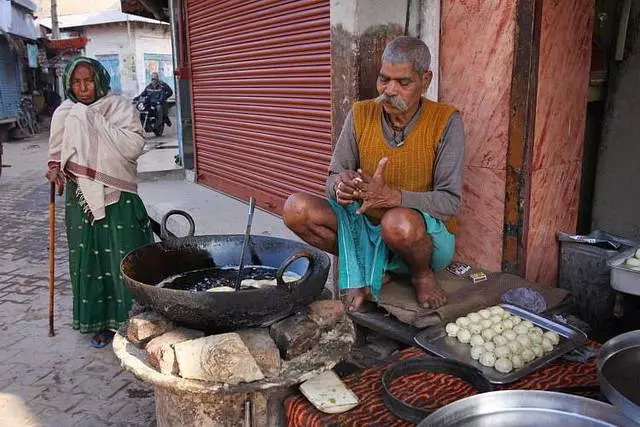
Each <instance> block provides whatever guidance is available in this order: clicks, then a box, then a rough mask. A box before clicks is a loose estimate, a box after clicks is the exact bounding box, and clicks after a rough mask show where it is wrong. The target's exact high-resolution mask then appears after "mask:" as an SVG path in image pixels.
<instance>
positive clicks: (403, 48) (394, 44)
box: [382, 36, 431, 76]
mask: <svg viewBox="0 0 640 427" xmlns="http://www.w3.org/2000/svg"><path fill="white" fill-rule="evenodd" d="M382 62H389V63H391V64H411V66H412V67H413V69H414V71H415V72H416V73H418V74H420V75H421V76H422V75H423V74H424V73H426V72H427V71H429V66H430V65H431V52H429V48H428V47H427V45H426V44H425V43H424V42H423V41H422V40H420V39H417V38H415V37H406V36H402V37H397V38H395V39H393V40H391V42H390V43H389V44H388V45H387V47H385V48H384V52H382Z"/></svg>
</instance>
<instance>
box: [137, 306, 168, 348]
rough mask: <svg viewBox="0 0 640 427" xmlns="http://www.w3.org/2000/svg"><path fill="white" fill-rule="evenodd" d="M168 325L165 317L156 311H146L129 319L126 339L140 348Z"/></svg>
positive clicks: (157, 335)
mask: <svg viewBox="0 0 640 427" xmlns="http://www.w3.org/2000/svg"><path fill="white" fill-rule="evenodd" d="M170 327H171V325H170V324H169V321H168V320H167V319H165V318H164V317H162V316H161V315H159V314H158V313H154V312H150V311H147V312H144V313H140V314H138V315H136V316H134V317H132V318H131V319H129V324H128V327H127V339H128V340H129V341H131V342H132V343H133V344H134V345H135V346H137V347H139V348H142V347H144V346H145V345H146V343H147V342H149V341H150V340H152V339H154V338H155V337H159V336H160V335H162V334H164V333H165V332H167V331H168V330H169V329H170Z"/></svg>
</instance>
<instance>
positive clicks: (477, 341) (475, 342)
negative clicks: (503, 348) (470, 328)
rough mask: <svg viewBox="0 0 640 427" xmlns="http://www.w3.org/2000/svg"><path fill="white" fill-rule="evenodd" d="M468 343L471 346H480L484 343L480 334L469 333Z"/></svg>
mask: <svg viewBox="0 0 640 427" xmlns="http://www.w3.org/2000/svg"><path fill="white" fill-rule="evenodd" d="M469 344H471V346H472V347H478V346H482V344H484V339H483V338H482V337H481V336H480V335H471V339H470V340H469Z"/></svg>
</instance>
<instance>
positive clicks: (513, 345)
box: [507, 341, 523, 354]
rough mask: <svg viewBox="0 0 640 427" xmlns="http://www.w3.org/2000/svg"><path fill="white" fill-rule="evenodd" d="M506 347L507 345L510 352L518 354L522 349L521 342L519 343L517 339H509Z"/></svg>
mask: <svg viewBox="0 0 640 427" xmlns="http://www.w3.org/2000/svg"><path fill="white" fill-rule="evenodd" d="M507 347H509V350H510V351H511V354H520V352H521V351H522V349H523V347H522V344H520V343H519V342H518V341H509V342H508V343H507Z"/></svg>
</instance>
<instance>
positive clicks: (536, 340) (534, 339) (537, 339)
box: [527, 332, 542, 344]
mask: <svg viewBox="0 0 640 427" xmlns="http://www.w3.org/2000/svg"><path fill="white" fill-rule="evenodd" d="M527 335H528V336H529V341H531V344H541V343H542V335H540V334H533V333H531V332H529V333H528V334H527Z"/></svg>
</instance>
